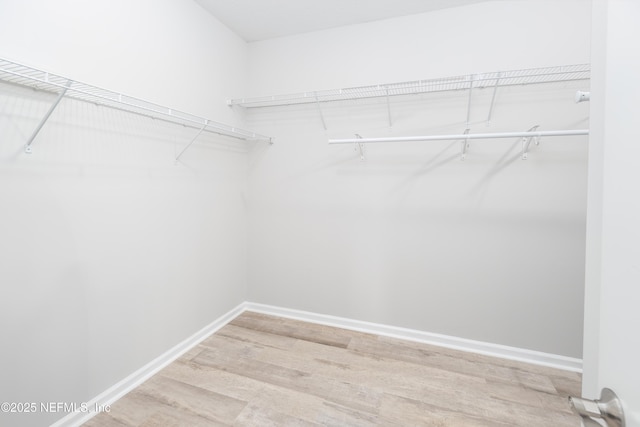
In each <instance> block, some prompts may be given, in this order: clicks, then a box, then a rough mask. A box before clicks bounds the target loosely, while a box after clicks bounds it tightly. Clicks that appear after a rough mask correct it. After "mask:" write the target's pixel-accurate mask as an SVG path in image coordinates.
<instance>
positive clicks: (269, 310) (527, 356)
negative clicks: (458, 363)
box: [245, 302, 582, 372]
mask: <svg viewBox="0 0 640 427" xmlns="http://www.w3.org/2000/svg"><path fill="white" fill-rule="evenodd" d="M245 310H247V311H255V312H257V313H263V314H270V315H273V316H280V317H286V318H290V319H296V320H302V321H305V322H312V323H319V324H322V325H327V326H336V327H338V328H343V329H350V330H354V331H360V332H366V333H370V334H376V335H383V336H386V337H392V338H399V339H403V340H409V341H415V342H420V343H425V344H432V345H437V346H440V347H446V348H451V349H454V350H462V351H468V352H471V353H477V354H483V355H486V356H494V357H500V358H502V359H509V360H516V361H519V362H526V363H531V364H534V365H541V366H547V367H551V368H557V369H562V370H566V371H572V372H582V359H576V358H572V357H567V356H560V355H557V354H550V353H543V352H540V351H534V350H527V349H522V348H517V347H509V346H505V345H500V344H492V343H487V342H482V341H474V340H469V339H465V338H458V337H452V336H448V335H441V334H435V333H431V332H423V331H419V330H415V329H407V328H400V327H396V326H388V325H383V324H379V323H371V322H363V321H360V320H353V319H347V318H344V317H336V316H329V315H326V314H318V313H311V312H308V311H301V310H294V309H290V308H283V307H275V306H271V305H265V304H257V303H252V302H247V303H245Z"/></svg>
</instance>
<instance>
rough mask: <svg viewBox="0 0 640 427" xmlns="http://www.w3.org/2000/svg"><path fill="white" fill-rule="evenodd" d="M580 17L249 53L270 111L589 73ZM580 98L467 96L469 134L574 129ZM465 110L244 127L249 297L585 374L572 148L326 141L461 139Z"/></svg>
mask: <svg viewBox="0 0 640 427" xmlns="http://www.w3.org/2000/svg"><path fill="white" fill-rule="evenodd" d="M589 35H590V4H589V2H582V1H567V2H538V1H535V2H533V1H529V2H520V1H507V2H488V3H483V4H477V5H473V6H468V7H461V8H455V9H450V10H443V11H439V12H434V13H430V14H424V15H417V16H411V17H405V18H398V19H392V20H388V21H384V22H376V23H371V24H363V25H357V26H352V27H345V28H339V29H335V30H328V31H322V32H317V33H310V34H304V35H299V36H295V37H288V38H281V39H274V40H269V41H264V42H258V43H252V44H250V46H249V64H250V67H249V70H250V71H249V86H248V87H249V88H250V90H251V91H252V92H251V93H250V94H251V95H253V94H255V95H258V94H259V95H267V94H276V93H287V92H293V91H304V90H313V89H318V88H320V89H322V88H332V87H346V86H353V85H363V84H372V83H385V82H394V81H402V80H406V79H419V78H429V77H439V76H447V75H457V74H461V73H470V72H483V71H495V70H504V69H517V68H521V67H538V66H551V65H562V64H571V63H585V62H588V61H589ZM578 88H583V89H584V86H583V85H582V86H581V85H580V84H574V83H570V84H559V85H552V86H550V87H545V88H535V87H525V88H518V87H514V88H510V89H504V90H501V91H500V92H499V93H498V96H497V101H496V102H497V104H496V109H495V111H494V121H493V123H492V126H491V127H490V128H488V129H487V128H486V126H485V124H484V122H483V120H484V119H485V118H486V114H487V110H488V105H489V101H490V96H491V93H490V91H486V90H485V91H477V92H476V93H474V98H473V99H474V103H473V109H472V116H471V121H472V125H471V129H472V131H473V132H483V131H488V130H491V131H500V130H505V131H508V130H510V131H516V130H526V129H528V128H529V127H531V126H532V125H535V124H540V125H541V129H547V130H549V129H571V128H588V120H587V119H588V114H589V113H588V108H589V107H588V105H585V104H579V105H576V104H575V103H574V102H573V95H574V93H575V90H576V89H578ZM466 101H467V97H466V94H465V93H462V92H460V93H453V94H434V95H430V96H423V97H417V98H413V99H411V100H409V101H392V114H393V116H394V122H395V123H394V128H393V130H391V131H390V130H389V129H387V124H386V121H387V111H386V107H385V103H384V100H378V101H366V102H360V103H355V105H354V104H349V103H342V104H338V105H334V106H326V107H325V108H324V109H323V111H324V115H325V118H326V121H327V125H328V127H329V130H328V131H327V132H325V131H324V130H323V129H322V126H321V122H320V118H319V116H318V113H317V110H316V107H315V106H314V105H310V106H307V107H282V108H276V109H263V110H254V111H252V112H249V113H248V115H247V120H248V125H249V126H251V127H253V128H256V129H260V130H261V131H263V132H264V133H267V134H270V135H273V136H275V137H276V143H275V145H274V146H273V147H271V148H269V149H268V150H256V151H255V152H254V153H253V157H252V159H251V166H250V195H249V205H248V206H249V211H250V229H249V248H250V257H249V260H250V261H249V267H250V270H249V295H250V300H251V301H255V302H260V303H266V304H274V305H280V306H286V307H291V308H296V309H302V310H309V311H315V312H320V313H327V314H333V315H338V316H343V317H350V318H356V319H360V320H366V321H373V322H379V323H385V324H391V325H397V326H403V327H409V328H415V329H420V330H426V331H430V332H438V333H444V334H449V335H454V336H459V337H464V338H469V339H476V340H481V341H488V342H493V343H498V344H504V345H511V346H516V347H521V348H528V349H532V350H538V351H544V352H549V353H555V354H561V355H566V356H572V357H581V351H582V324H583V317H582V311H583V291H584V250H585V246H584V244H585V243H584V240H585V210H586V162H587V139H586V138H566V139H558V138H556V139H554V138H548V139H545V140H543V141H542V145H541V146H540V147H539V149H537V150H536V151H535V153H533V154H532V155H531V156H530V159H529V160H527V161H526V162H525V161H521V160H519V153H518V150H519V145H518V144H519V142H518V141H516V140H500V141H485V142H472V144H471V152H470V154H469V156H468V159H467V160H465V161H464V162H460V161H459V160H458V153H459V150H460V144H459V143H458V142H439V143H430V144H424V143H423V144H421V143H417V144H402V145H398V144H395V145H393V144H389V145H375V146H373V145H370V146H367V148H366V151H367V160H366V161H365V162H361V161H360V160H359V159H358V155H357V153H356V152H354V150H353V147H348V146H347V147H345V146H343V147H335V146H328V145H327V137H340V136H343V137H345V136H346V137H350V136H353V134H354V133H360V134H361V135H362V136H365V137H366V136H384V135H389V134H392V133H395V134H404V135H420V134H434V133H461V132H462V131H463V130H464V129H465V123H464V121H465V117H466V105H467V104H466Z"/></svg>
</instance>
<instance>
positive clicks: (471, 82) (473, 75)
mask: <svg viewBox="0 0 640 427" xmlns="http://www.w3.org/2000/svg"><path fill="white" fill-rule="evenodd" d="M475 79H476V76H475V74H471V75H470V76H469V100H468V102H467V127H469V124H470V123H471V95H472V94H473V82H474V81H475Z"/></svg>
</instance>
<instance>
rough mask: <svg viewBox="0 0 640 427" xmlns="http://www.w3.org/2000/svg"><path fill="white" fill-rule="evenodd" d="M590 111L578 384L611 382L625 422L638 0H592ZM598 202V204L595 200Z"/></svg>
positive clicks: (631, 319) (639, 317)
mask: <svg viewBox="0 0 640 427" xmlns="http://www.w3.org/2000/svg"><path fill="white" fill-rule="evenodd" d="M593 12H594V19H593V28H594V33H593V37H594V50H593V63H594V66H595V67H596V69H597V71H598V73H597V74H596V75H595V76H594V79H593V89H594V92H593V97H592V99H593V104H592V117H593V125H592V129H593V131H594V133H593V136H592V151H591V152H593V153H594V156H593V157H592V158H591V159H590V161H589V199H590V202H589V210H588V215H589V228H588V232H587V239H588V240H587V241H588V248H589V252H588V255H589V257H588V259H587V260H588V263H589V264H588V267H589V268H588V270H587V287H586V296H587V302H588V304H586V306H585V319H586V322H585V332H587V333H588V337H589V339H587V340H585V350H584V351H585V372H584V379H585V381H584V385H583V392H584V394H585V395H586V396H588V397H597V396H599V394H600V389H601V388H602V387H609V388H612V389H613V390H615V392H616V393H617V394H618V396H619V397H620V398H621V399H622V401H623V404H624V405H625V417H626V425H627V426H629V427H638V426H640V389H639V388H638V375H637V371H638V360H639V359H640V345H639V343H638V339H637V338H636V335H637V334H636V329H637V325H638V323H639V321H640V314H639V313H638V301H640V288H639V287H638V281H639V280H640V263H639V262H638V259H639V256H640V251H639V250H638V241H639V240H640V226H639V225H638V215H640V200H639V199H638V197H637V183H638V168H637V166H636V165H635V159H637V157H638V155H640V148H639V146H638V143H637V137H636V132H637V130H636V122H637V119H636V117H637V103H638V100H639V99H640V84H638V82H637V78H636V76H637V75H638V73H639V72H640V60H639V58H638V57H637V56H635V55H629V52H630V51H631V50H632V49H634V45H635V40H638V38H639V37H640V29H639V28H638V26H637V18H638V16H640V4H638V3H637V2H635V1H632V0H607V1H605V0H598V1H595V2H594V9H593ZM591 152H590V154H591ZM598 202H599V203H600V204H598Z"/></svg>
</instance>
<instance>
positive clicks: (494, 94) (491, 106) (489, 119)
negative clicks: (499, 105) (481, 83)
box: [487, 73, 502, 126]
mask: <svg viewBox="0 0 640 427" xmlns="http://www.w3.org/2000/svg"><path fill="white" fill-rule="evenodd" d="M501 77H502V73H498V78H497V79H496V85H495V86H494V87H493V95H492V96H491V105H489V114H488V115H487V126H489V125H491V115H492V114H493V105H494V104H495V102H496V93H497V92H498V87H499V86H500V78H501Z"/></svg>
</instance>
